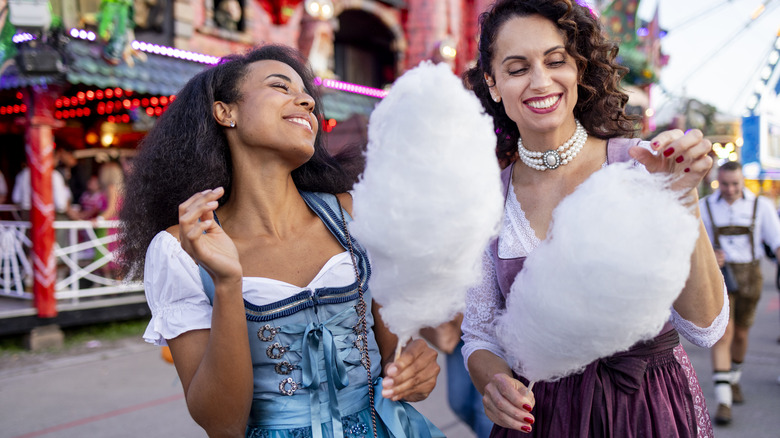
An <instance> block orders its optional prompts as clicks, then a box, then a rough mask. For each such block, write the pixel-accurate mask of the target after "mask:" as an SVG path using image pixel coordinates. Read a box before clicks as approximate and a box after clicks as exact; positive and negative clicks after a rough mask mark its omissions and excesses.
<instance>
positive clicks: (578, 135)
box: [517, 119, 588, 171]
mask: <svg viewBox="0 0 780 438" xmlns="http://www.w3.org/2000/svg"><path fill="white" fill-rule="evenodd" d="M574 123H576V124H577V128H576V129H575V130H574V134H573V135H572V136H571V138H570V139H568V140H566V142H565V143H564V144H562V145H560V146H558V148H557V149H550V150H547V151H545V152H536V151H529V150H528V149H526V148H525V147H524V146H523V139H522V138H518V139H517V151H518V153H519V155H520V160H521V161H522V162H523V163H525V165H526V166H528V167H530V168H532V169H536V170H542V171H544V170H547V169H557V168H558V167H560V166H563V165H565V164H568V163H569V162H570V161H571V160H573V159H574V157H576V156H577V154H578V153H579V152H580V150H581V149H582V147H583V146H585V142H586V141H588V131H586V130H585V128H583V127H582V124H580V121H579V120H577V119H574Z"/></svg>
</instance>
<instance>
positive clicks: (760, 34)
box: [592, 0, 780, 122]
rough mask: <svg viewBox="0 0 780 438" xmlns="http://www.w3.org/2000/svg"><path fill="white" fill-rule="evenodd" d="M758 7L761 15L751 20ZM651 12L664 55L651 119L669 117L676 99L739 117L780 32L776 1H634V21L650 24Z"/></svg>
mask: <svg viewBox="0 0 780 438" xmlns="http://www.w3.org/2000/svg"><path fill="white" fill-rule="evenodd" d="M592 3H596V2H592ZM762 4H765V5H766V8H765V12H764V13H763V15H761V16H759V18H758V19H756V20H751V15H752V14H753V12H754V11H755V10H756V9H757V8H758V7H759V6H761V5H762ZM656 6H658V8H659V17H660V23H661V27H662V28H663V29H665V30H667V31H668V34H667V36H666V37H665V38H664V39H663V40H662V43H661V44H662V51H663V52H664V53H665V54H667V55H669V64H668V65H667V66H666V67H665V68H664V69H663V70H662V71H661V82H660V87H659V86H654V92H653V93H652V95H651V102H652V103H651V104H652V106H653V107H654V108H655V109H656V112H657V117H658V118H659V119H660V118H663V117H664V115H667V117H670V115H671V114H673V112H674V111H673V109H674V107H675V106H676V103H675V102H677V101H678V100H679V99H678V98H679V97H692V98H695V99H697V100H700V101H702V102H705V103H709V104H711V105H714V106H715V107H717V108H718V110H719V111H720V112H722V113H726V114H730V115H734V116H741V115H742V114H743V113H744V111H745V108H746V103H747V99H748V97H749V96H750V94H751V93H752V91H753V90H754V88H755V85H756V83H757V81H758V75H759V71H760V70H761V68H763V66H764V65H765V63H766V56H767V54H768V53H769V51H770V49H771V46H772V44H773V43H774V41H775V38H776V36H777V32H778V30H779V29H780V0H640V2H639V11H638V15H639V18H641V19H644V20H647V21H649V20H651V19H652V17H653V14H654V13H655V9H656ZM751 21H752V23H751ZM748 23H751V24H750V25H749V26H748V27H747V28H745V27H746V25H748ZM779 68H780V67H779ZM662 90H663V91H662ZM670 97H671V99H670ZM659 122H662V120H659Z"/></svg>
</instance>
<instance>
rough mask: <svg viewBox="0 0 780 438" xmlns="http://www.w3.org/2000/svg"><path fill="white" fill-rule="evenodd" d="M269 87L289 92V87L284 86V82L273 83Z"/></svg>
mask: <svg viewBox="0 0 780 438" xmlns="http://www.w3.org/2000/svg"><path fill="white" fill-rule="evenodd" d="M271 87H273V88H281V89H282V90H284V91H290V87H289V86H288V85H287V84H285V83H284V82H274V83H272V84H271Z"/></svg>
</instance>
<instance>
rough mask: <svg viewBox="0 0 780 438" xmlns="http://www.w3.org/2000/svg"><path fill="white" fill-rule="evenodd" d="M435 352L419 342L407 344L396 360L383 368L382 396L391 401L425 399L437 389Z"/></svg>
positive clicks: (418, 340) (423, 342)
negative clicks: (435, 387)
mask: <svg viewBox="0 0 780 438" xmlns="http://www.w3.org/2000/svg"><path fill="white" fill-rule="evenodd" d="M436 356H437V354H436V350H434V349H433V348H431V347H430V346H428V343H427V342H425V341H424V340H422V339H416V340H414V341H411V342H409V343H408V344H407V345H406V347H405V348H404V349H403V351H402V352H401V355H400V356H399V357H398V360H396V361H394V362H390V363H388V364H387V365H386V366H385V378H384V380H383V381H382V396H383V397H384V398H388V399H390V400H393V401H397V400H402V399H403V400H406V401H410V402H416V401H420V400H425V399H426V398H427V397H428V395H429V394H430V393H431V391H433V387H434V386H436V378H437V377H438V375H439V371H440V368H439V364H437V363H436Z"/></svg>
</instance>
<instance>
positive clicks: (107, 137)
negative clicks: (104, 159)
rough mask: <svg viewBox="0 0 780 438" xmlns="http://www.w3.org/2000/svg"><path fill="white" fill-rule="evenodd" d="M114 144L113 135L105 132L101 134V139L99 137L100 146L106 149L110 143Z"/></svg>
mask: <svg viewBox="0 0 780 438" xmlns="http://www.w3.org/2000/svg"><path fill="white" fill-rule="evenodd" d="M113 142H114V134H112V133H110V132H107V133H105V134H103V136H102V137H100V144H102V145H103V147H108V146H110V145H111V143H113Z"/></svg>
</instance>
